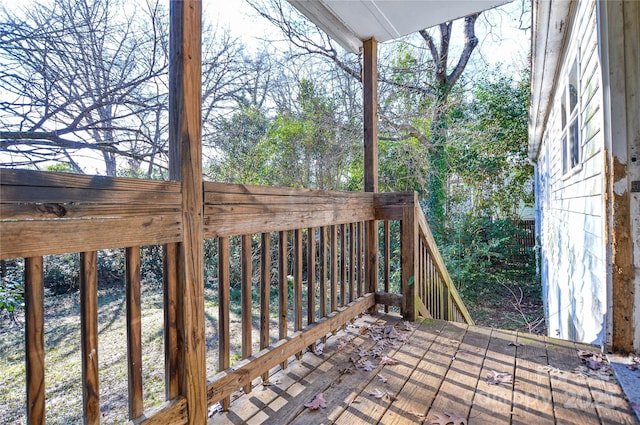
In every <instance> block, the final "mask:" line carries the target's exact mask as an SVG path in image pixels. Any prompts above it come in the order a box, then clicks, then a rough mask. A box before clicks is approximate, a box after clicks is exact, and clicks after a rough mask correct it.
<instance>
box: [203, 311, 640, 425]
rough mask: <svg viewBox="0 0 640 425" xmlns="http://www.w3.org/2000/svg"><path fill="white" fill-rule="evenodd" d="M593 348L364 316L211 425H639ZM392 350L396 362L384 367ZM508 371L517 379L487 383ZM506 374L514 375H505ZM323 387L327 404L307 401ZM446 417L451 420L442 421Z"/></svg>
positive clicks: (257, 384)
mask: <svg viewBox="0 0 640 425" xmlns="http://www.w3.org/2000/svg"><path fill="white" fill-rule="evenodd" d="M578 350H596V348H595V347H592V346H588V345H584V344H576V343H573V342H568V341H562V340H556V339H551V338H547V337H543V336H535V335H530V334H526V333H520V332H511V331H504V330H497V329H488V328H483V327H478V326H469V325H466V324H462V323H452V322H445V321H440V320H425V321H422V322H415V323H413V324H411V325H410V326H407V322H403V321H402V319H401V318H400V317H399V316H397V315H393V314H386V315H378V316H368V315H365V316H363V317H362V318H360V319H358V320H357V321H356V322H355V323H353V324H350V325H348V326H347V327H346V328H344V329H342V330H340V331H339V332H337V334H335V335H334V336H332V337H330V338H329V339H328V340H327V342H326V344H324V347H323V350H322V353H321V354H315V353H313V352H311V351H307V352H306V353H304V355H303V356H302V358H301V360H300V361H293V362H291V363H290V364H289V366H288V368H287V369H285V370H279V371H276V372H274V373H273V374H272V375H271V376H270V378H269V385H263V384H262V383H261V381H260V380H259V379H258V380H255V381H254V388H253V390H252V391H251V393H249V394H246V395H244V394H243V393H242V392H237V393H235V394H234V395H233V396H232V403H231V408H230V409H229V411H227V412H219V411H216V409H215V408H216V407H217V406H213V407H212V409H211V411H210V415H211V416H210V418H209V424H210V425H213V424H245V423H247V424H259V423H272V424H328V423H341V424H356V423H367V424H373V423H382V424H391V423H393V424H399V423H406V424H414V423H432V422H433V421H436V420H437V418H438V416H439V417H440V418H441V419H444V418H445V415H451V418H450V419H451V423H461V422H455V421H454V419H456V418H457V419H458V420H460V419H464V420H466V421H468V424H485V423H486V424H553V423H571V424H636V423H638V422H637V420H636V417H635V415H634V413H633V411H632V409H631V408H630V406H629V403H628V402H627V400H626V398H625V396H624V394H623V393H622V391H621V389H620V386H619V385H618V384H617V382H616V381H615V378H613V377H611V378H610V379H609V380H603V379H601V378H598V377H595V376H590V375H588V374H585V373H583V371H582V370H581V368H580V367H581V365H582V361H581V359H580V357H579V356H578V354H577V352H578ZM384 356H386V357H389V358H391V359H393V360H395V361H397V364H395V365H381V363H383V362H382V360H381V359H382V358H383V357H384ZM493 372H501V373H502V372H504V373H506V374H508V375H510V376H511V377H512V382H503V383H499V384H494V385H492V384H489V383H488V379H487V376H488V375H491V374H492V373H493ZM505 380H507V381H508V379H505ZM319 393H322V394H323V396H324V399H325V400H326V408H320V409H318V410H311V409H309V408H307V407H305V404H307V403H309V402H311V401H312V400H313V399H314V397H315V396H316V395H317V394H319ZM436 423H443V424H444V423H446V421H444V420H443V421H441V422H436Z"/></svg>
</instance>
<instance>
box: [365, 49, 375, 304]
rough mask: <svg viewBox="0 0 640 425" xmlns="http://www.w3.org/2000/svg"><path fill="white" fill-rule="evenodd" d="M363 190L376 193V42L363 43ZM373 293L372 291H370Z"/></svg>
mask: <svg viewBox="0 0 640 425" xmlns="http://www.w3.org/2000/svg"><path fill="white" fill-rule="evenodd" d="M362 47H363V51H364V55H363V64H362V71H363V72H362V84H363V92H362V102H363V127H364V190H365V192H377V191H378V42H377V40H376V39H374V38H370V39H368V40H365V41H363V43H362ZM372 292H373V291H372Z"/></svg>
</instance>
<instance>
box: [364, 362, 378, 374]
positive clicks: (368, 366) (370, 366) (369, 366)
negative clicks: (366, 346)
mask: <svg viewBox="0 0 640 425" xmlns="http://www.w3.org/2000/svg"><path fill="white" fill-rule="evenodd" d="M362 368H363V369H364V370H366V371H367V372H371V371H372V370H373V369H375V368H376V367H375V366H374V365H373V363H371V362H370V361H369V360H367V361H365V362H363V363H362Z"/></svg>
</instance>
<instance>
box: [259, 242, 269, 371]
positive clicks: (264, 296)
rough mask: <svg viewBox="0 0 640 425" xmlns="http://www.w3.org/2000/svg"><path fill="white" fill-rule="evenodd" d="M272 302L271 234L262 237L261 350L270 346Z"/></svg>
mask: <svg viewBox="0 0 640 425" xmlns="http://www.w3.org/2000/svg"><path fill="white" fill-rule="evenodd" d="M270 301H271V234H270V233H263V234H262V236H261V252H260V349H261V350H262V349H263V348H267V347H268V346H269V319H270V317H271V316H270V314H269V307H270V304H271V303H270ZM268 380H269V374H268V373H265V374H263V375H262V381H268Z"/></svg>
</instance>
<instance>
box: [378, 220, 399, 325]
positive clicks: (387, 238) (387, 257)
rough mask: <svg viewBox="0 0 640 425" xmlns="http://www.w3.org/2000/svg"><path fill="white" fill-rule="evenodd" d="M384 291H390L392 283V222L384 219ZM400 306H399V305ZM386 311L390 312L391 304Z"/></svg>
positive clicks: (386, 306) (386, 307)
mask: <svg viewBox="0 0 640 425" xmlns="http://www.w3.org/2000/svg"><path fill="white" fill-rule="evenodd" d="M383 226H384V256H383V258H384V260H383V261H384V264H383V267H384V272H383V274H384V277H383V279H384V292H386V293H388V292H389V285H390V283H391V222H390V221H389V220H384V224H383ZM376 289H377V288H376ZM398 307H399V306H398ZM384 312H385V313H388V312H389V305H385V306H384Z"/></svg>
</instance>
